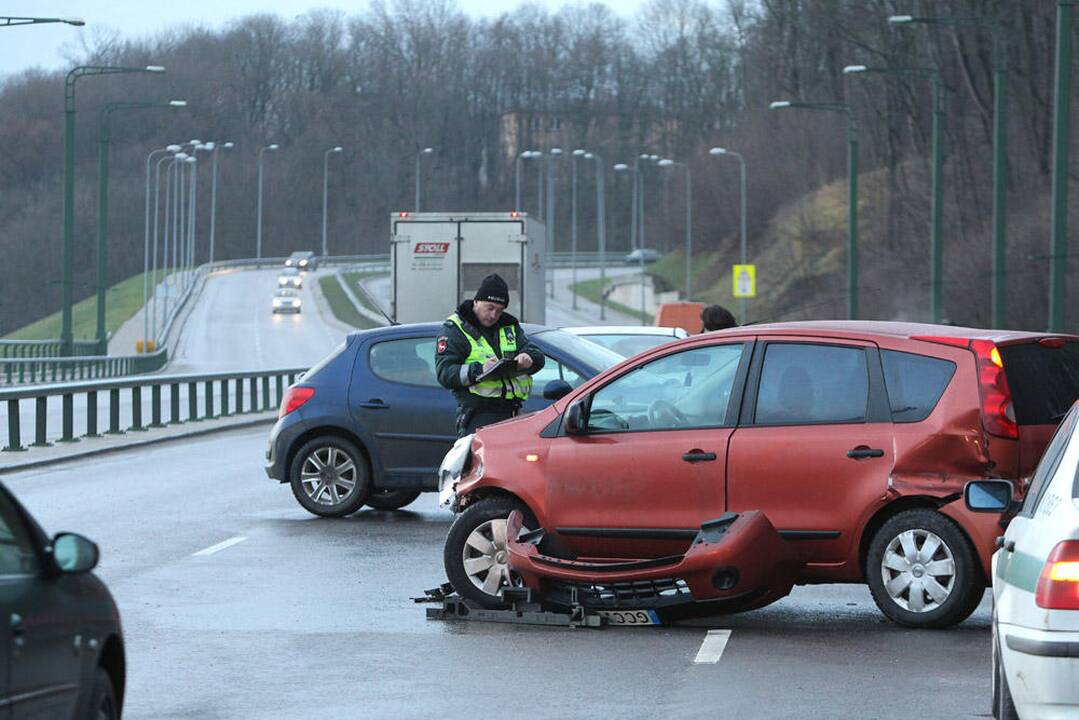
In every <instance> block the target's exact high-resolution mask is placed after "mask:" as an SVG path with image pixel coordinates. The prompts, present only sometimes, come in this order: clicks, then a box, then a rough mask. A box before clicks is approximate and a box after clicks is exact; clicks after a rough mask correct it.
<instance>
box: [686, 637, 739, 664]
mask: <svg viewBox="0 0 1079 720" xmlns="http://www.w3.org/2000/svg"><path fill="white" fill-rule="evenodd" d="M730 639H731V631H730V630H709V631H708V634H707V635H705V636H704V640H703V641H702V642H701V649H700V650H698V651H697V657H695V658H693V662H694V663H695V664H699V663H712V664H715V663H717V662H719V659H720V658H721V657H723V649H724V648H726V647H727V641H728V640H730Z"/></svg>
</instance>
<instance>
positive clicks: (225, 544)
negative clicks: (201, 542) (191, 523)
mask: <svg viewBox="0 0 1079 720" xmlns="http://www.w3.org/2000/svg"><path fill="white" fill-rule="evenodd" d="M246 539H247V538H246V537H244V536H242V535H237V536H236V537H232V538H229V539H228V540H224V541H222V542H219V543H218V544H216V545H211V546H210V547H208V548H205V549H203V550H199V551H198V552H197V553H192V554H191V556H192V557H201V556H203V555H213V554H214V553H217V552H221V551H222V550H224V549H226V548H230V547H232V546H233V545H238V544H239V543H242V542H243V541H244V540H246Z"/></svg>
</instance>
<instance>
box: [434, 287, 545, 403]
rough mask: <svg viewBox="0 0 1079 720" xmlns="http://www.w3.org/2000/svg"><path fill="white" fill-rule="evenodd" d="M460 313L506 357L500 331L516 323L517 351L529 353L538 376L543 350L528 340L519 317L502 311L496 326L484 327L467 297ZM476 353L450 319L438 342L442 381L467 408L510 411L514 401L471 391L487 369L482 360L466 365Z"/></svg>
mask: <svg viewBox="0 0 1079 720" xmlns="http://www.w3.org/2000/svg"><path fill="white" fill-rule="evenodd" d="M457 314H458V315H459V316H460V318H461V321H462V322H463V323H464V325H465V326H466V327H467V328H469V329H470V330H472V331H474V332H476V333H479V334H480V335H482V336H483V337H484V338H486V339H487V343H488V344H489V345H490V346H491V348H492V349H493V350H494V351H495V356H496V357H501V356H502V354H501V353H502V350H501V348H500V347H499V343H498V333H499V330H500V329H501V328H503V327H505V326H507V325H512V326H513V332H514V335H515V336H516V337H517V353H527V354H528V356H529V357H530V358H532V367H531V368H529V370H528V374H529V375H534V374H536V373H537V372H539V371H540V370H541V369H542V368H543V362H544V357H543V353H542V352H540V349H539V348H537V347H536V346H535V345H533V344H532V343H531V342H529V341H528V337H527V336H525V333H524V330H522V329H521V324H520V323H519V322H517V318H515V317H513V316H512V315H510V314H509V313H502V317H500V318H499V319H498V322H497V323H496V324H495V325H494V326H493V327H489V328H488V327H484V326H483V324H482V323H480V321H479V319H478V318H477V317H476V314H475V313H474V312H473V311H472V301H471V300H465V301H464V302H463V303H461V304H460V306H459V307H458V308H457ZM471 352H472V344H471V343H469V341H468V338H467V337H465V335H464V333H462V332H461V330H460V328H458V327H457V326H456V325H455V324H454V323H453V322H451V321H450V320H446V322H444V323H443V324H442V332H441V334H440V335H439V336H438V341H437V342H436V343H435V370H436V372H437V374H438V382H439V384H440V385H442V387H444V388H446V389H447V390H452V391H453V396H454V397H455V398H456V399H457V404H458V405H460V406H461V407H464V408H490V409H493V410H508V409H510V408H512V407H513V405H514V403H513V401H512V400H501V399H498V398H484V397H480V396H478V395H474V394H472V393H470V392H469V391H468V386H469V385H472V384H474V383H475V380H476V377H477V376H478V375H479V374H480V373H481V372H482V371H483V365H482V364H480V363H468V364H465V360H466V359H467V358H468V356H469V354H470V353H471Z"/></svg>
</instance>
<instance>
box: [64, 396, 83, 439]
mask: <svg viewBox="0 0 1079 720" xmlns="http://www.w3.org/2000/svg"><path fill="white" fill-rule="evenodd" d="M61 421H62V423H63V435H61V436H60V442H64V443H73V442H78V441H79V439H78V438H77V437H75V401H74V396H73V395H72V394H71V393H64V395H63V398H62V413H61Z"/></svg>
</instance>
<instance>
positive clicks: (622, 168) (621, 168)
mask: <svg viewBox="0 0 1079 720" xmlns="http://www.w3.org/2000/svg"><path fill="white" fill-rule="evenodd" d="M647 157H648V156H647V155H641V156H640V158H647ZM640 158H638V159H640ZM614 170H615V172H628V173H632V174H633V186H632V190H631V193H632V202H631V203H630V212H631V221H630V235H633V234H634V233H635V232H636V230H637V214H638V203H637V195H638V191H639V188H640V182H639V180H638V179H639V177H640V175H641V169H640V167H639V165H638V162H637V160H636V159H635V160H634V161H633V167H630V166H629V165H627V164H625V163H618V164H617V165H615V166H614ZM640 259H641V325H645V324H646V313H645V297H644V253H643V252H642V253H641V258H640Z"/></svg>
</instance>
